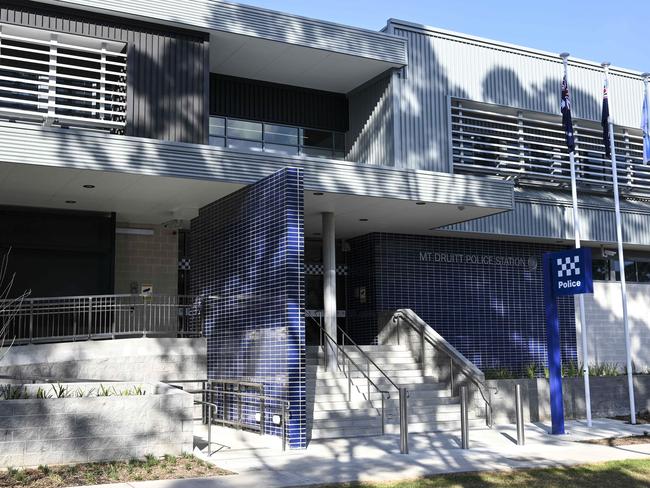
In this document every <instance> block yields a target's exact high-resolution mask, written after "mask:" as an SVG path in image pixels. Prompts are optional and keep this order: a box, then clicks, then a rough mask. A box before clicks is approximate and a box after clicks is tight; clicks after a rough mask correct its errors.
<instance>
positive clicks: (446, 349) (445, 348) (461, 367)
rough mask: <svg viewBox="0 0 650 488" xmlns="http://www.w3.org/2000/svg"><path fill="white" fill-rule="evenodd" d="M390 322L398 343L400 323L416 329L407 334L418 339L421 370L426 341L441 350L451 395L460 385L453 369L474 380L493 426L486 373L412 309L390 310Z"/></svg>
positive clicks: (489, 421)
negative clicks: (445, 362) (393, 325)
mask: <svg viewBox="0 0 650 488" xmlns="http://www.w3.org/2000/svg"><path fill="white" fill-rule="evenodd" d="M392 320H393V322H397V325H396V333H397V343H398V344H399V343H400V341H401V338H400V324H402V323H403V324H405V325H407V326H408V327H409V328H410V329H411V330H413V331H414V332H415V334H412V335H411V336H410V337H411V338H413V337H415V338H416V339H417V341H419V348H420V361H421V364H422V370H423V372H424V371H426V368H427V351H426V345H427V344H429V345H430V346H431V347H432V348H433V349H434V350H436V351H437V352H439V353H442V354H443V356H446V357H447V360H448V361H449V380H450V385H449V387H450V390H451V394H452V396H453V395H454V392H455V391H457V390H458V387H459V386H460V385H457V384H456V380H455V377H456V373H459V374H461V375H463V376H464V377H465V378H467V380H468V381H469V382H470V383H473V384H474V385H475V386H476V388H477V390H478V392H479V393H480V395H481V397H482V398H483V401H484V402H485V423H486V425H487V426H488V427H490V428H491V427H492V402H491V393H490V388H489V387H488V386H487V384H486V383H485V375H484V374H483V372H482V371H481V370H480V369H478V368H477V367H476V366H475V365H474V364H473V363H472V362H471V361H469V360H468V359H467V358H466V357H465V356H463V355H462V354H461V353H460V352H459V351H458V350H456V349H455V348H454V347H453V346H452V345H451V344H449V343H448V342H447V341H446V340H445V339H444V338H443V337H442V336H440V335H439V334H438V333H437V332H436V331H435V330H433V329H432V328H431V326H429V325H428V324H427V323H426V322H424V321H423V320H422V319H420V317H418V316H417V315H416V314H415V313H414V312H413V311H412V310H409V309H402V310H397V311H396V312H395V313H394V314H393V319H392Z"/></svg>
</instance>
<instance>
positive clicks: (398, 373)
mask: <svg viewBox="0 0 650 488" xmlns="http://www.w3.org/2000/svg"><path fill="white" fill-rule="evenodd" d="M306 369H307V370H306V375H307V377H308V378H309V377H315V378H317V379H327V378H337V377H339V375H340V376H342V375H343V374H342V373H341V372H340V371H337V372H336V373H332V372H330V371H326V370H325V369H323V368H321V367H318V366H314V365H309V364H308V365H307V368H306ZM382 369H383V368H382ZM384 372H385V373H386V375H387V376H388V377H389V378H390V379H392V380H393V381H395V378H409V377H410V378H422V377H423V376H424V375H423V374H422V371H421V370H420V369H419V368H417V369H387V370H384ZM351 374H352V377H353V378H364V377H365V376H364V373H362V372H361V371H358V370H355V369H354V368H352V373H351ZM370 378H384V375H383V374H382V373H380V372H379V371H377V370H376V369H371V370H370Z"/></svg>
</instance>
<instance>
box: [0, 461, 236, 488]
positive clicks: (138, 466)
mask: <svg viewBox="0 0 650 488" xmlns="http://www.w3.org/2000/svg"><path fill="white" fill-rule="evenodd" d="M227 474H232V473H230V472H228V471H224V470H222V469H219V468H216V467H214V466H212V465H211V464H208V463H206V462H205V461H202V460H201V459H198V458H196V457H194V456H192V455H190V454H184V455H182V456H165V457H163V458H157V457H154V456H147V457H146V459H144V460H139V459H132V460H131V461H128V462H110V463H91V464H75V465H70V466H51V467H50V466H39V467H38V468H36V469H13V468H9V469H8V470H5V471H0V487H26V488H59V487H64V486H77V485H100V484H105V483H120V482H129V481H144V480H164V479H180V478H205V477H208V476H220V475H227Z"/></svg>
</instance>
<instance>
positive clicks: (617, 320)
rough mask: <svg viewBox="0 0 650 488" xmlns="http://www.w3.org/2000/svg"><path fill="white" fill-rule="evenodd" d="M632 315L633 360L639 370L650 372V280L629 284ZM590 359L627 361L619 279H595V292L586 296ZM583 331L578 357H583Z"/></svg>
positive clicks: (629, 315) (628, 292)
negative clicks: (609, 280)
mask: <svg viewBox="0 0 650 488" xmlns="http://www.w3.org/2000/svg"><path fill="white" fill-rule="evenodd" d="M627 296H628V317H629V325H630V340H631V351H632V362H633V365H634V370H635V371H637V372H643V373H645V372H648V371H650V314H648V310H650V283H628V284H627ZM585 315H586V320H587V342H588V347H589V360H590V362H593V361H598V362H601V363H602V362H614V363H618V364H619V366H620V367H621V368H623V367H624V366H625V364H626V357H625V335H624V333H623V307H622V303H621V288H620V283H619V282H602V281H601V282H595V283H594V293H593V295H585ZM580 334H581V331H580V330H579V328H578V330H577V346H578V357H579V358H582V337H581V335H580Z"/></svg>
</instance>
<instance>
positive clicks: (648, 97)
mask: <svg viewBox="0 0 650 488" xmlns="http://www.w3.org/2000/svg"><path fill="white" fill-rule="evenodd" d="M641 77H642V78H643V90H644V95H645V104H646V107H647V108H648V117H649V118H650V90H648V81H650V73H643V74H642V75H641ZM647 124H648V125H650V120H649V121H648V122H647ZM643 130H644V131H646V130H648V132H650V127H644V128H643ZM643 149H644V151H643V163H644V164H645V163H648V162H650V156H648V157H647V158H646V152H645V140H644V141H643Z"/></svg>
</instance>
